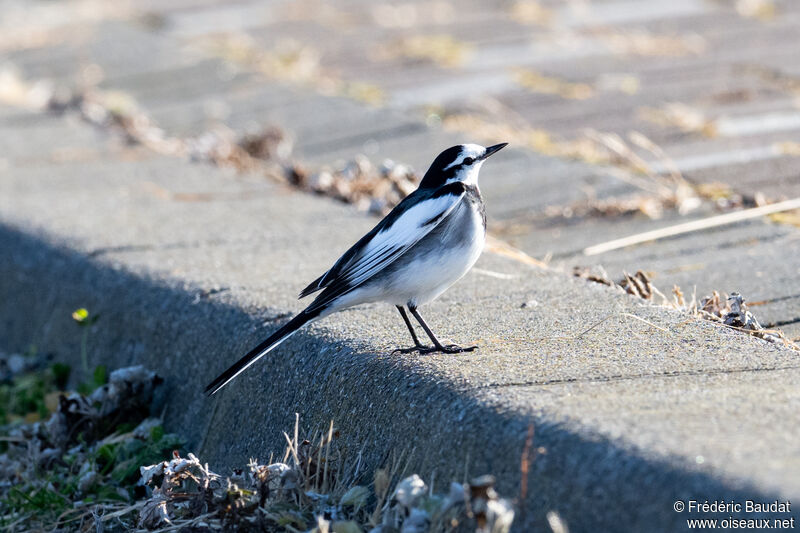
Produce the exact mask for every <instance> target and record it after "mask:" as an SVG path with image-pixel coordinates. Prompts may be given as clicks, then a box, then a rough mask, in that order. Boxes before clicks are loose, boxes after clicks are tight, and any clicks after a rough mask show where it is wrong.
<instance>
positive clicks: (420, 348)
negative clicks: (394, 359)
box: [392, 344, 436, 355]
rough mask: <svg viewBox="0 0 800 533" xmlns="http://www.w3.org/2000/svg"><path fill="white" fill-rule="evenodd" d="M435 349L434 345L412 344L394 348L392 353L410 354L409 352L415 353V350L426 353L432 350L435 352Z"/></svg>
mask: <svg viewBox="0 0 800 533" xmlns="http://www.w3.org/2000/svg"><path fill="white" fill-rule="evenodd" d="M435 351H436V348H434V347H433V346H424V345H422V344H420V345H417V346H412V347H411V348H397V349H396V350H394V351H393V352H392V355H394V354H396V353H401V354H409V353H414V352H419V353H421V354H423V355H424V354H426V353H431V352H435Z"/></svg>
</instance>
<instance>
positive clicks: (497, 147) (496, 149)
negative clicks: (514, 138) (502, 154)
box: [481, 143, 508, 159]
mask: <svg viewBox="0 0 800 533" xmlns="http://www.w3.org/2000/svg"><path fill="white" fill-rule="evenodd" d="M506 146H508V143H500V144H495V145H494V146H490V147H488V148H487V149H486V151H485V152H483V155H482V156H481V159H486V158H487V157H489V156H490V155H492V154H493V153H495V152H499V151H500V150H502V149H503V148H505V147H506Z"/></svg>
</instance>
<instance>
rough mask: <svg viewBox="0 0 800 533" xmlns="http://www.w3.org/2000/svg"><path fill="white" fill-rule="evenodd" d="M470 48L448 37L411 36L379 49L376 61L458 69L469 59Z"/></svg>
mask: <svg viewBox="0 0 800 533" xmlns="http://www.w3.org/2000/svg"><path fill="white" fill-rule="evenodd" d="M471 52H472V48H471V47H470V46H469V45H467V44H466V43H463V42H461V41H458V40H456V39H455V38H453V37H452V36H450V35H444V34H442V35H412V36H409V37H403V38H401V39H397V40H395V41H393V42H391V43H389V44H387V45H385V46H384V47H382V48H381V49H380V51H379V52H378V53H377V55H376V57H377V58H378V59H383V60H386V59H398V58H399V59H409V60H414V61H424V62H428V63H433V64H435V65H438V66H440V67H445V68H453V67H458V66H460V65H461V64H463V63H464V61H466V60H467V59H468V58H469V55H470V53H471Z"/></svg>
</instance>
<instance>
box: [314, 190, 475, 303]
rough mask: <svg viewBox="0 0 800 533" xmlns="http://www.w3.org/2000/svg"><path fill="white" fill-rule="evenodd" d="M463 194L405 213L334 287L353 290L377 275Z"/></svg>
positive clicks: (353, 262)
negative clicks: (338, 285) (342, 286)
mask: <svg viewBox="0 0 800 533" xmlns="http://www.w3.org/2000/svg"><path fill="white" fill-rule="evenodd" d="M464 194H465V193H464V192H462V193H461V194H446V195H443V196H440V197H439V198H429V199H427V200H424V201H422V202H420V203H419V204H417V205H415V206H414V207H412V208H410V209H408V210H407V211H406V212H405V213H403V214H402V215H400V217H399V218H397V219H396V220H395V221H394V223H393V224H391V225H389V227H387V228H384V229H383V230H382V231H380V232H378V233H377V234H375V236H374V237H373V238H372V240H371V241H370V242H369V243H368V244H367V245H366V246H365V247H364V250H363V251H362V252H361V253H360V254H359V255H358V256H356V257H353V258H352V259H351V260H350V262H349V263H348V264H347V265H344V266H343V268H342V269H341V270H340V271H339V272H338V273H337V275H336V281H334V282H333V283H335V284H339V283H342V284H346V285H347V286H348V287H350V288H352V287H356V286H358V285H359V284H360V283H362V282H363V281H365V280H367V279H369V278H370V277H372V276H373V275H374V274H376V273H377V272H380V271H381V270H382V269H384V268H385V267H386V266H388V265H389V264H391V263H392V262H394V261H395V260H396V259H397V258H398V257H400V256H401V255H403V254H404V253H405V252H406V251H408V249H409V248H411V247H412V246H414V245H415V244H416V243H417V242H419V241H420V240H421V239H422V238H423V237H425V236H426V235H427V234H428V233H430V232H431V231H432V230H433V229H434V228H436V226H438V225H439V224H440V223H441V222H442V221H443V220H444V219H445V218H447V216H448V215H449V214H450V213H451V212H452V211H453V209H455V207H456V206H457V205H458V204H459V202H460V201H461V199H462V198H463V197H464ZM320 303H322V302H320Z"/></svg>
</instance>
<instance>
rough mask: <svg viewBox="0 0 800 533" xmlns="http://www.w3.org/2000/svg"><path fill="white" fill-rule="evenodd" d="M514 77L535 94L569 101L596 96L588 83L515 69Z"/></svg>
mask: <svg viewBox="0 0 800 533" xmlns="http://www.w3.org/2000/svg"><path fill="white" fill-rule="evenodd" d="M513 77H514V80H515V81H516V82H517V83H518V84H519V85H521V86H522V87H524V88H526V89H527V90H529V91H531V92H534V93H541V94H553V95H557V96H560V97H561V98H566V99H569V100H586V99H587V98H591V97H592V96H594V94H595V92H594V89H593V88H592V86H591V85H589V84H588V83H575V82H571V81H567V80H563V79H561V78H557V77H555V76H546V75H544V74H541V73H540V72H536V71H534V70H527V69H515V70H514V71H513Z"/></svg>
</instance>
